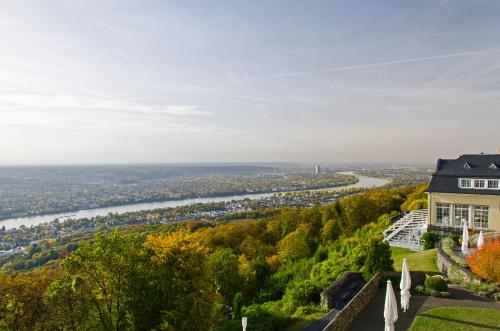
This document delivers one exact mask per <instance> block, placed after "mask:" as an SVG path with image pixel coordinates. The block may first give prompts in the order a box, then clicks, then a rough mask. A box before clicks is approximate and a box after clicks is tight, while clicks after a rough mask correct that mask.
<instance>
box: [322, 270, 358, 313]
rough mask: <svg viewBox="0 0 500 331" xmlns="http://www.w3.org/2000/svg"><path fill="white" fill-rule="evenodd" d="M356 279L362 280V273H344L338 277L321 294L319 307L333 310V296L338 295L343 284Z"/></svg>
mask: <svg viewBox="0 0 500 331" xmlns="http://www.w3.org/2000/svg"><path fill="white" fill-rule="evenodd" d="M358 279H359V280H362V279H363V273H361V272H356V271H347V272H344V273H343V274H342V276H340V277H339V278H338V279H337V280H336V281H335V282H334V283H333V284H332V285H331V286H329V287H327V288H326V289H325V290H324V291H323V292H321V295H320V297H321V306H322V307H323V308H325V309H328V310H330V309H333V308H335V305H334V303H333V301H334V299H333V298H334V296H335V295H338V294H339V291H340V290H341V289H342V288H343V287H344V285H345V284H348V283H350V282H351V281H355V280H358Z"/></svg>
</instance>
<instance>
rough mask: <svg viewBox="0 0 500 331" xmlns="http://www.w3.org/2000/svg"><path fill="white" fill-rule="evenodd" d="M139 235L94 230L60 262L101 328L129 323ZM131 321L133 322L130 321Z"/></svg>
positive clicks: (138, 267)
mask: <svg viewBox="0 0 500 331" xmlns="http://www.w3.org/2000/svg"><path fill="white" fill-rule="evenodd" d="M142 242H143V238H142V237H141V236H139V235H135V234H134V235H128V236H124V235H122V234H121V233H120V232H118V231H114V232H112V233H110V234H105V235H104V234H98V235H97V236H95V238H94V240H93V242H88V241H84V242H83V243H82V244H81V245H80V247H79V248H78V249H77V250H76V251H74V252H73V254H71V256H69V257H68V258H67V259H66V260H65V261H64V262H63V269H64V270H65V271H66V272H68V273H69V274H71V275H72V277H73V279H74V280H75V279H76V280H77V281H76V282H75V285H76V286H75V287H76V289H77V290H78V291H79V293H81V295H82V297H83V298H82V300H84V301H86V302H89V303H90V310H91V313H93V314H95V316H97V318H98V320H99V322H100V325H101V327H102V328H103V329H104V330H122V329H125V328H127V327H130V326H131V325H130V323H131V321H134V313H133V310H132V311H131V310H130V309H128V308H129V307H128V305H127V304H128V303H129V302H134V300H135V299H136V298H134V297H130V294H132V293H134V290H133V287H135V286H136V282H135V280H136V276H140V275H141V269H140V267H141V265H143V264H144V263H143V261H139V260H141V252H142ZM132 324H133V322H132Z"/></svg>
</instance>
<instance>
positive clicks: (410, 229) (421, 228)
mask: <svg viewBox="0 0 500 331" xmlns="http://www.w3.org/2000/svg"><path fill="white" fill-rule="evenodd" d="M427 219H428V211H427V209H418V210H414V211H412V212H410V213H408V214H406V215H404V216H403V217H402V218H400V219H399V220H398V221H396V222H395V223H394V224H392V225H391V226H390V227H388V228H387V229H386V230H385V231H384V241H386V242H388V243H389V245H390V246H394V247H403V248H408V249H411V250H422V249H423V241H422V235H423V234H424V233H426V232H427Z"/></svg>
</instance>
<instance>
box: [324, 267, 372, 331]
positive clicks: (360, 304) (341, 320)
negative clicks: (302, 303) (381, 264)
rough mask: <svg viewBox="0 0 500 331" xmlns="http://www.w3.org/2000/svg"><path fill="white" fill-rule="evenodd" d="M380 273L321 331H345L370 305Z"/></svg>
mask: <svg viewBox="0 0 500 331" xmlns="http://www.w3.org/2000/svg"><path fill="white" fill-rule="evenodd" d="M381 277H382V274H381V273H377V274H376V275H375V276H373V277H372V279H370V281H369V282H368V283H366V285H365V286H364V287H363V289H362V290H361V291H359V293H358V294H356V296H355V297H354V298H353V299H352V300H351V301H350V302H349V303H348V304H347V305H346V306H345V307H344V309H342V310H341V311H340V312H339V313H338V314H337V316H335V317H334V318H333V319H332V320H331V321H330V323H328V325H327V326H326V327H325V328H324V329H323V331H345V330H348V328H349V325H350V324H351V323H352V321H353V320H354V319H355V318H356V317H357V316H358V314H359V313H360V312H361V311H362V310H363V309H364V308H365V307H366V305H368V303H370V301H371V300H372V299H373V297H374V296H375V294H376V293H377V291H378V287H379V281H380V278H381Z"/></svg>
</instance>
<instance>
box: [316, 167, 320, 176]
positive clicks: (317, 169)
mask: <svg viewBox="0 0 500 331" xmlns="http://www.w3.org/2000/svg"><path fill="white" fill-rule="evenodd" d="M315 173H316V175H319V174H320V173H321V168H320V167H319V165H316V167H315Z"/></svg>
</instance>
